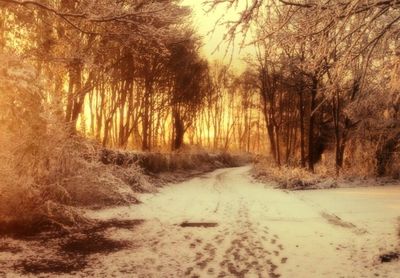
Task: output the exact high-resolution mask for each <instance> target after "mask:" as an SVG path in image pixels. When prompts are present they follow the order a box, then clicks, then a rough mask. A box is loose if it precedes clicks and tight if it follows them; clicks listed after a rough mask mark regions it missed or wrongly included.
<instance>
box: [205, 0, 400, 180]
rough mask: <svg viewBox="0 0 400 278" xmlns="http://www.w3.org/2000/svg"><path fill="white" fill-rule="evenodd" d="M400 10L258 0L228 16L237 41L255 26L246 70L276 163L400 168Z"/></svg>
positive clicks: (366, 170)
mask: <svg viewBox="0 0 400 278" xmlns="http://www.w3.org/2000/svg"><path fill="white" fill-rule="evenodd" d="M208 3H209V5H210V7H211V8H214V7H216V6H218V5H221V4H226V5H227V6H228V8H229V7H231V8H232V7H235V6H236V4H239V6H241V5H240V4H241V1H240V0H236V1H230V0H229V1H228V0H227V1H208ZM399 12H400V2H399V1H398V0H391V1H381V0H375V1H365V0H349V1H308V0H294V1H283V0H269V1H267V0H265V1H264V0H253V1H249V2H248V3H247V5H245V6H244V9H243V10H242V11H241V12H240V14H239V16H238V20H237V21H235V22H232V21H229V22H228V23H227V24H228V29H229V34H230V35H231V36H230V37H229V38H228V39H231V40H233V39H234V36H235V34H237V32H238V31H242V32H245V33H246V32H249V30H251V29H252V30H255V39H254V43H253V44H254V45H255V46H256V48H257V50H258V54H257V58H256V59H254V61H253V62H252V63H251V64H250V65H249V69H248V72H249V75H250V76H252V77H251V80H252V81H251V83H252V84H253V86H255V87H256V88H257V89H258V92H259V93H260V95H261V96H262V107H261V109H262V111H263V113H264V118H265V125H266V128H267V131H268V137H269V142H270V154H271V157H272V158H273V159H274V160H275V161H276V163H277V164H278V165H281V164H291V165H293V164H294V165H300V166H302V167H305V166H306V165H307V166H308V168H309V169H310V170H314V165H315V164H316V163H317V162H319V161H321V160H323V161H324V162H325V163H328V164H330V165H332V166H331V167H332V168H335V169H336V172H339V171H340V170H341V169H344V168H345V169H347V170H349V169H352V170H353V171H354V173H357V174H373V173H374V174H377V175H379V176H382V175H385V174H389V173H391V174H394V175H398V173H399V172H398V168H397V166H396V165H398V164H396V161H397V162H398V159H399V156H398V150H399V139H400V126H399V120H400V119H399V113H398V111H399V108H400V102H399V100H400V97H399V78H400V75H399V74H400V72H399V62H400V60H399V57H400V56H399V54H400V52H399V44H398V42H399V35H400V16H399ZM332 162H333V163H332Z"/></svg>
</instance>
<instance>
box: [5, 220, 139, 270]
mask: <svg viewBox="0 0 400 278" xmlns="http://www.w3.org/2000/svg"><path fill="white" fill-rule="evenodd" d="M141 223H143V220H115V219H113V220H109V221H101V222H96V223H95V224H93V225H91V226H90V227H87V228H84V229H82V230H81V231H79V232H71V233H69V234H65V232H64V231H60V230H48V231H46V232H41V233H35V234H25V233H24V234H18V235H16V234H14V235H12V237H4V239H2V240H1V241H0V252H4V253H11V254H17V255H18V253H20V254H22V253H23V252H24V250H23V248H21V247H20V246H18V242H25V243H26V242H29V243H28V246H29V249H30V250H31V251H33V252H30V253H28V254H24V255H23V256H20V257H19V258H18V259H17V260H16V261H14V262H13V267H14V271H15V272H16V273H20V274H22V275H28V274H33V275H39V274H70V273H73V272H76V271H80V270H82V269H84V268H85V267H86V266H87V265H88V262H89V260H90V256H91V255H93V254H110V253H114V252H117V251H120V250H123V249H126V248H134V246H132V244H131V242H128V241H123V240H114V239H110V238H108V237H107V236H105V234H106V231H107V230H108V229H109V228H113V229H116V228H117V229H130V230H131V229H134V228H135V226H137V225H140V224H141ZM27 240H29V241H27ZM38 254H40V256H38ZM3 264H5V262H2V261H0V266H1V265H3Z"/></svg>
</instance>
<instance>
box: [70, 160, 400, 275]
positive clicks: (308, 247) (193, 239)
mask: <svg viewBox="0 0 400 278" xmlns="http://www.w3.org/2000/svg"><path fill="white" fill-rule="evenodd" d="M249 170H250V167H240V168H232V169H221V170H217V171H215V172H213V173H210V174H207V175H204V176H201V177H198V178H194V179H192V180H190V181H187V182H183V183H180V184H175V185H171V186H167V187H165V188H163V189H162V190H161V191H160V192H159V193H157V194H144V195H142V198H141V200H142V202H143V204H141V205H138V206H131V207H118V208H113V209H107V210H100V211H91V212H88V214H89V216H90V217H93V218H96V219H102V220H109V219H115V218H117V219H143V220H144V222H143V224H141V225H138V226H136V227H135V228H134V229H120V228H118V229H117V228H111V229H109V230H108V231H107V235H108V236H109V237H111V238H113V239H116V240H126V241H130V242H131V247H130V248H127V249H124V250H121V251H118V252H115V253H111V254H107V255H104V254H103V255H93V260H91V263H90V264H89V266H88V268H87V269H86V270H85V272H84V274H85V275H94V276H108V275H110V276H111V275H114V276H116V277H121V276H122V277H124V276H126V277H376V276H379V277H400V261H392V262H390V263H380V262H379V255H380V254H382V253H385V252H389V251H396V250H397V251H398V248H399V235H398V233H399V230H398V228H399V227H398V225H399V218H398V217H399V216H400V187H369V188H355V189H331V190H315V191H301V192H285V191H281V190H277V189H273V188H272V187H271V186H268V185H264V184H260V183H256V182H254V181H252V179H251V178H250V174H249ZM182 224H183V225H182ZM75 274H76V275H79V274H80V273H75ZM81 274H82V273H81Z"/></svg>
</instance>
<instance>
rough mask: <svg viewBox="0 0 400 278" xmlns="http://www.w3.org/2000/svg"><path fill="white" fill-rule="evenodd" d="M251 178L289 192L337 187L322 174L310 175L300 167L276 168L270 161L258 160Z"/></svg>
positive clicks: (333, 181) (334, 182)
mask: <svg viewBox="0 0 400 278" xmlns="http://www.w3.org/2000/svg"><path fill="white" fill-rule="evenodd" d="M253 176H254V178H255V179H257V180H260V181H263V182H275V183H276V184H277V187H279V188H283V189H290V190H299V189H312V188H319V187H324V188H331V187H336V186H337V184H336V181H335V180H333V179H330V180H329V179H328V180H327V179H326V177H327V176H325V175H323V174H316V173H311V172H310V171H308V170H307V169H304V168H300V167H290V166H281V167H278V166H277V165H276V164H274V163H273V162H271V160H268V159H260V158H259V159H258V161H257V162H256V163H255V166H254V170H253ZM321 182H323V183H321Z"/></svg>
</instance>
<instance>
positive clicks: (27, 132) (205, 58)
mask: <svg viewBox="0 0 400 278" xmlns="http://www.w3.org/2000/svg"><path fill="white" fill-rule="evenodd" d="M192 2H193V3H192ZM195 2H196V1H189V0H185V1H181V0H148V1H147V0H29V1H28V0H0V144H1V146H2V147H1V148H0V160H1V163H0V177H1V178H0V225H1V227H0V233H4V234H7V235H9V234H15V233H16V232H17V233H20V232H22V233H25V232H26V231H33V230H35V231H36V230H38V231H39V230H40V231H41V230H42V229H43V228H45V229H47V228H48V226H51V227H53V228H54V227H56V229H60V230H63V231H69V232H71V231H73V230H74V229H77V227H78V229H82V228H81V227H88V226H90V225H94V224H93V221H92V220H90V219H89V218H90V217H87V216H85V215H86V213H84V212H82V210H86V209H89V210H91V209H93V208H108V207H113V206H116V205H129V204H133V203H135V204H136V203H140V202H141V198H140V196H139V195H140V194H141V193H154V192H157V191H158V190H159V188H160V187H162V186H164V185H165V184H168V183H170V182H175V183H176V182H182V181H184V180H187V179H189V178H191V177H192V176H195V175H200V174H204V173H205V172H209V171H212V170H215V169H217V168H225V167H233V166H243V165H247V164H251V165H254V169H252V170H251V173H252V176H253V178H255V179H256V180H258V182H267V183H268V182H272V181H275V182H276V181H278V182H279V180H282V179H285V180H287V179H292V176H296V181H295V183H296V184H301V185H302V186H305V184H306V182H305V181H303V179H304V180H306V179H307V178H309V177H310V176H311V177H314V178H315V179H318V182H321V181H325V180H334V181H335V183H334V184H335V186H336V184H337V183H338V181H348V180H352V181H354V180H357V181H365V180H368V181H376V182H378V181H383V180H384V181H388V182H390V183H391V184H392V183H398V180H399V178H400V1H399V0H343V1H332V0H324V1H319V0H246V1H243V0H205V1H200V2H202V5H201V7H202V8H201V11H202V12H203V13H204V15H203V17H202V20H204V21H207V20H215V28H214V29H213V30H209V35H210V34H212V33H213V32H217V30H223V31H222V32H223V33H224V34H222V37H223V39H222V40H221V45H218V47H217V48H216V49H215V51H216V52H217V51H219V52H221V53H223V54H224V55H223V56H224V58H223V59H217V58H212V57H214V56H212V54H211V53H206V52H205V51H204V44H206V43H207V40H208V39H209V38H208V36H209V35H203V34H200V33H199V32H198V30H197V29H198V26H196V24H200V25H201V24H202V23H201V22H200V23H195V22H194V20H193V17H194V13H195V11H194V10H193V9H194V8H193V7H192V6H191V5H194V4H195ZM216 11H223V12H222V15H221V16H218V17H215V18H214V17H213V14H214V13H215V12H216ZM197 12H198V11H197ZM218 28H219V29H218ZM220 48H223V49H220ZM242 50H243V51H246V50H247V52H246V53H248V54H246V57H244V58H241V59H242V63H243V65H244V66H241V67H239V68H237V67H235V66H233V64H234V62H235V59H239V58H238V57H236V56H235V55H236V53H237V51H242ZM194 171H197V172H194ZM297 179H298V180H297ZM216 180H217V182H216V184H217V183H218V177H217V178H216ZM376 182H375V183H376ZM284 187H286V186H284ZM251 192H252V191H251ZM396 196H397V195H396ZM162 201H163V200H161V201H160V202H162ZM218 204H219V203H218ZM325 218H326V217H325ZM328 218H329V217H328ZM329 219H330V220H332V219H331V218H329ZM329 219H328V221H330V220H329ZM332 221H337V219H336V218H335V219H334V220H332ZM332 221H331V222H332ZM342 224H343V223H342ZM1 250H2V249H1V244H0V253H1V252H2V251H1ZM393 254H395V255H396V254H397V257H399V256H400V253H393ZM260 256H261V255H260ZM0 262H1V256H0ZM0 267H1V264H0ZM272 268H273V267H272ZM229 269H230V270H232V268H229V267H228V270H229ZM189 273H190V272H189ZM235 273H236V272H232V271H230V274H231V275H232V276H234V277H247V276H240V275H239V274H237V273H236V274H235ZM268 273H269V274H268V275H269V276H270V277H279V276H274V275H275V274H274V270H272V271H271V270H268ZM1 274H2V271H1V270H0V276H1ZM3 274H4V273H3ZM208 274H209V276H210V277H213V274H215V273H211V274H210V273H208ZM93 275H95V274H93ZM178 276H179V277H180V276H182V277H184V276H185V275H183V274H182V275H178ZM186 276H188V277H189V276H190V275H186ZM200 276H201V275H200ZM200 276H193V277H200ZM209 276H204V277H209ZM228 276H229V275H228ZM146 277H147V276H146ZM149 277H157V275H155V276H151V275H150V276H149ZM201 277H203V276H201ZM215 277H216V276H215ZM249 277H253V276H251V275H250V276H249ZM254 277H255V276H254ZM260 277H266V276H260ZM288 277H290V276H288ZM316 277H317V276H316ZM349 277H353V276H349ZM354 277H356V276H354Z"/></svg>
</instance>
